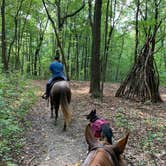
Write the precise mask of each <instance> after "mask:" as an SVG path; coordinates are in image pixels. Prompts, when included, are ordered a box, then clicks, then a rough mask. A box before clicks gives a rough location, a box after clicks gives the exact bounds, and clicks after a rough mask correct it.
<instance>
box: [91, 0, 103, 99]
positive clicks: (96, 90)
mask: <svg viewBox="0 0 166 166" xmlns="http://www.w3.org/2000/svg"><path fill="white" fill-rule="evenodd" d="M101 9H102V0H95V7H94V16H93V25H92V58H91V76H90V77H91V78H90V92H91V94H92V97H95V98H96V97H100V95H101V93H100V38H101V37H100V35H101V14H102V13H101Z"/></svg>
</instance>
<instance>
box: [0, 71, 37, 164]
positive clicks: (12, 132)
mask: <svg viewBox="0 0 166 166" xmlns="http://www.w3.org/2000/svg"><path fill="white" fill-rule="evenodd" d="M0 77H1V79H0V89H1V90H0V128H1V132H0V159H1V160H6V161H8V160H12V157H14V156H15V157H16V156H17V155H18V154H19V153H20V148H21V147H22V145H23V142H24V138H23V126H22V125H23V120H24V116H25V114H26V113H27V111H28V109H29V107H30V106H31V105H32V104H33V103H34V101H35V95H34V88H33V87H32V86H31V85H30V83H29V81H28V80H26V79H25V78H23V77H21V76H20V75H19V74H18V73H15V74H8V75H2V76H0ZM13 155H14V156H13ZM9 165H10V164H9Z"/></svg>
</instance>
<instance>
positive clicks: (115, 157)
mask: <svg viewBox="0 0 166 166" xmlns="http://www.w3.org/2000/svg"><path fill="white" fill-rule="evenodd" d="M128 137H129V133H128V134H127V135H126V136H125V137H124V138H122V139H121V140H119V141H118V142H117V143H116V144H114V145H111V144H110V143H108V142H107V141H98V140H97V139H96V138H95V137H94V135H93V133H92V129H91V126H90V124H88V125H87V127H86V130H85V138H86V142H87V144H88V146H89V151H88V155H87V158H86V159H85V161H84V163H83V165H82V166H127V162H126V161H125V160H124V158H123V156H122V153H123V152H124V149H125V146H126V144H127V140H128Z"/></svg>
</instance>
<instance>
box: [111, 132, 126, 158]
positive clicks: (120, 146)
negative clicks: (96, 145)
mask: <svg viewBox="0 0 166 166" xmlns="http://www.w3.org/2000/svg"><path fill="white" fill-rule="evenodd" d="M128 137H129V133H128V134H127V135H126V136H125V137H124V138H122V139H120V140H119V141H118V142H117V143H116V144H115V145H113V150H114V152H115V153H116V154H117V155H120V154H122V153H123V152H124V150H125V147H126V144H127V140H128Z"/></svg>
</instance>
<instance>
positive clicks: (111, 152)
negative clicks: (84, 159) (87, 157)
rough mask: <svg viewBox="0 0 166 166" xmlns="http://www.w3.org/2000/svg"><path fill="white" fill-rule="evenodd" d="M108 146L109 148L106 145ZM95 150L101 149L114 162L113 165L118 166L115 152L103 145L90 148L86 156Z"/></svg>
mask: <svg viewBox="0 0 166 166" xmlns="http://www.w3.org/2000/svg"><path fill="white" fill-rule="evenodd" d="M108 146H109V147H110V145H108ZM97 149H103V150H104V151H105V152H107V154H109V157H111V159H112V160H113V161H114V164H115V165H116V166H119V162H118V159H117V156H116V154H115V152H114V151H113V150H112V149H111V148H108V147H107V146H105V145H102V144H100V145H96V146H94V147H92V148H91V149H90V150H89V152H88V154H89V153H90V152H92V151H94V150H97Z"/></svg>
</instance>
